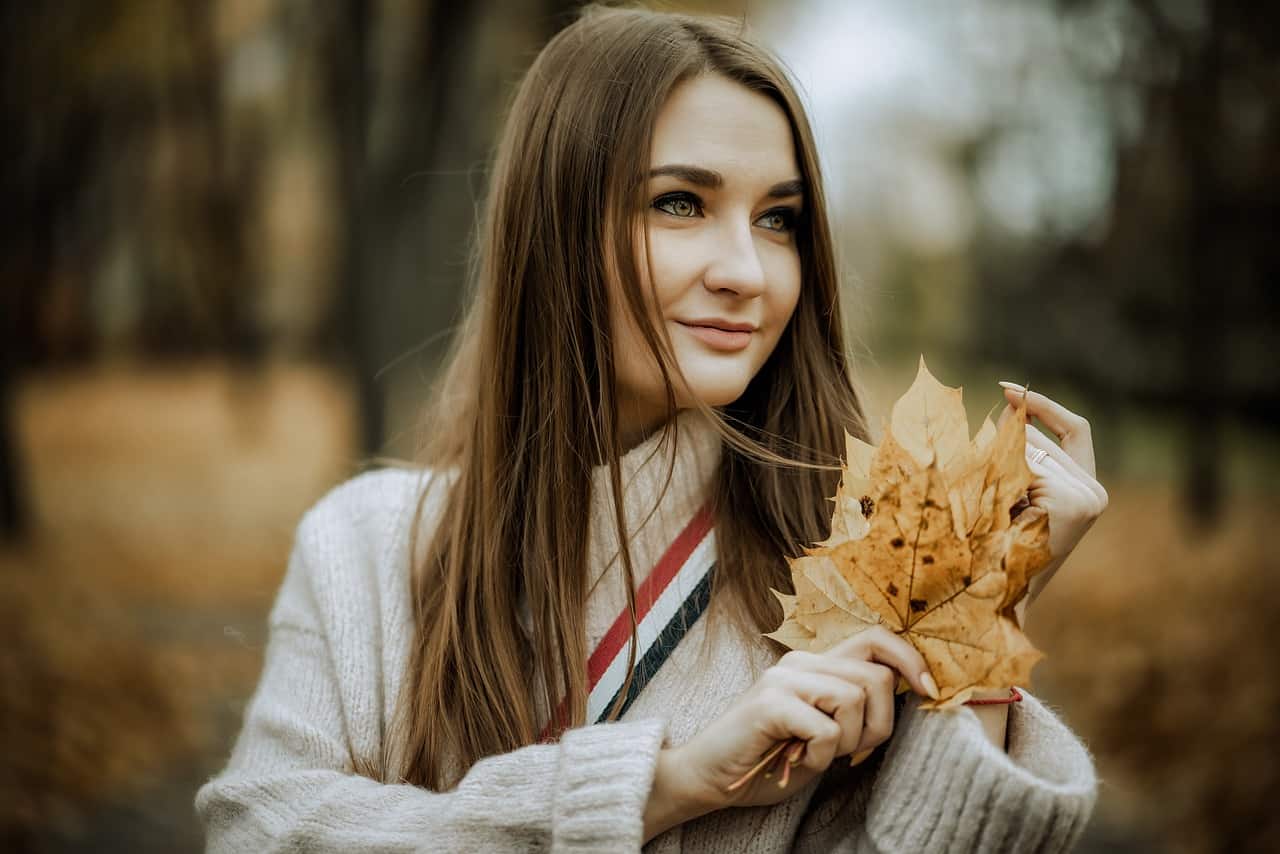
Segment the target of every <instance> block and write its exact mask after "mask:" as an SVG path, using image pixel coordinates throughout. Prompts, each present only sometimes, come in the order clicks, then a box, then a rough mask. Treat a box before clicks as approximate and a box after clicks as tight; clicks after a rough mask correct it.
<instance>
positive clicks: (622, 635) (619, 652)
mask: <svg viewBox="0 0 1280 854" xmlns="http://www.w3.org/2000/svg"><path fill="white" fill-rule="evenodd" d="M715 565H716V537H715V526H714V520H713V516H712V513H711V507H710V504H707V505H704V506H703V507H702V509H701V510H699V511H698V513H697V514H696V515H695V516H694V517H693V519H691V520H690V521H689V523H688V524H687V525H686V526H685V527H684V530H682V531H681V532H680V534H679V535H678V536H677V537H676V539H675V541H674V542H672V543H671V545H670V546H669V547H668V548H667V550H666V552H665V553H663V555H662V558H661V559H660V560H659V561H658V564H657V565H656V566H655V567H654V568H653V570H652V571H651V572H650V573H649V575H648V577H647V578H645V580H644V581H643V582H642V583H641V584H640V587H639V588H638V589H637V590H636V620H637V624H638V625H637V630H636V634H637V640H638V641H639V649H638V650H637V652H636V668H635V674H634V676H633V677H632V679H631V685H630V686H629V687H628V689H627V693H626V697H625V698H624V699H623V700H622V708H621V709H620V710H619V711H618V717H621V716H622V715H623V714H625V713H626V711H627V709H629V708H630V707H631V704H632V703H633V702H635V699H636V697H637V696H639V694H640V692H641V691H642V690H644V687H645V685H647V684H649V682H650V680H652V679H653V677H654V676H655V675H656V674H657V672H658V670H659V668H661V667H662V665H663V664H664V663H665V662H666V660H667V658H668V657H670V655H671V653H672V652H673V651H674V650H675V648H676V646H677V645H678V644H679V643H680V640H681V638H683V637H684V635H685V633H686V632H688V631H689V629H690V628H692V627H693V625H694V624H695V623H696V622H697V621H698V618H699V617H701V616H702V613H703V611H705V610H706V609H707V604H708V603H709V602H710V601H711V577H712V572H713V571H714V569H715ZM630 640H631V620H630V618H629V617H628V615H627V610H626V609H625V608H623V610H622V612H621V613H620V614H618V616H617V618H616V619H614V621H613V624H612V625H611V626H610V627H609V630H608V631H607V632H605V634H604V636H603V637H602V638H601V639H600V642H599V643H598V644H596V648H595V650H594V651H593V652H592V653H591V657H590V658H589V659H587V683H588V690H589V695H588V698H587V721H588V722H589V723H603V722H604V721H605V720H606V719H607V718H608V716H609V710H610V709H611V708H613V705H614V703H615V702H617V701H618V698H619V695H620V694H621V693H622V689H623V685H624V683H625V681H626V676H627V658H628V654H629V650H630ZM567 719H568V708H567V704H566V702H565V701H563V700H562V701H561V703H560V706H559V708H558V709H557V711H556V715H555V717H554V720H555V721H558V722H560V726H559V727H553V726H552V725H550V724H548V726H547V728H546V729H545V730H544V731H543V734H542V741H544V742H545V741H554V740H556V739H557V738H559V735H560V733H561V732H563V724H564V722H565V721H566V720H567Z"/></svg>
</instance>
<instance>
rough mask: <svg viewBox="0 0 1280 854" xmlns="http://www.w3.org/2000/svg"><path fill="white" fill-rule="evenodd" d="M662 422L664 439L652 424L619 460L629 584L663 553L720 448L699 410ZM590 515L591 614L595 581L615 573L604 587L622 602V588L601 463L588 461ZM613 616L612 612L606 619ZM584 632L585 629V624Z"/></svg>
mask: <svg viewBox="0 0 1280 854" xmlns="http://www.w3.org/2000/svg"><path fill="white" fill-rule="evenodd" d="M668 426H669V427H670V432H671V435H670V436H667V437H665V438H664V432H666V431H665V430H664V428H659V429H658V430H657V431H655V432H654V433H653V434H651V435H650V436H648V437H647V438H646V439H645V440H644V441H643V442H641V443H640V444H639V445H636V446H635V447H634V448H632V449H630V450H629V451H627V452H626V453H624V454H623V455H622V457H621V458H620V460H619V466H620V468H621V471H620V475H621V480H622V493H623V507H624V510H625V515H626V525H627V533H628V536H629V539H630V541H631V557H632V562H633V566H634V569H635V583H636V584H637V585H639V584H640V583H641V582H642V581H644V579H645V578H646V577H647V576H648V573H649V570H650V569H652V568H653V566H654V565H655V564H656V563H657V562H658V560H659V559H660V558H661V556H662V554H663V552H665V551H666V549H667V547H668V546H670V544H671V543H672V541H673V540H675V538H676V537H677V536H678V535H679V533H680V532H681V530H683V529H684V527H685V526H686V525H687V524H688V523H689V521H690V520H691V519H692V518H693V517H694V516H695V515H696V514H697V512H698V510H699V509H701V507H702V505H703V504H704V503H705V502H706V500H707V499H708V498H709V497H710V495H711V491H712V489H713V488H714V479H715V473H716V470H717V469H718V467H719V463H720V458H721V453H722V450H721V437H720V434H719V433H718V432H717V431H716V429H715V425H714V424H712V423H711V421H710V420H709V419H708V418H707V417H706V416H704V415H703V414H702V413H701V412H700V411H699V410H697V409H684V410H681V411H680V412H678V413H677V414H676V416H675V419H674V421H673V423H672V424H670V425H668ZM673 461H674V466H673V468H672V471H671V483H670V486H668V487H667V490H666V494H665V495H664V494H663V489H662V488H663V484H664V483H665V482H666V477H667V469H668V467H669V466H672V463H673ZM591 514H592V519H591V532H590V540H589V548H588V561H589V563H588V579H589V589H590V590H591V591H592V592H591V593H590V594H589V599H588V611H589V612H594V611H596V610H597V603H596V602H595V599H596V595H597V593H598V592H600V591H599V590H598V589H597V584H596V582H598V581H600V580H604V579H609V578H612V577H616V578H617V580H618V583H617V584H614V585H608V586H609V587H610V588H612V589H613V590H614V593H615V594H621V596H622V599H621V602H622V604H625V601H626V600H625V587H623V586H622V585H621V580H622V578H623V576H624V573H623V570H622V565H621V560H620V559H619V546H618V533H617V525H616V522H615V517H614V509H613V491H612V487H611V485H610V483H609V466H608V464H607V463H605V464H601V465H598V466H596V467H595V468H594V469H593V471H592V477H591ZM600 586H605V585H600ZM605 598H606V599H609V600H610V601H609V602H605V603H600V604H601V605H602V606H604V607H605V610H606V611H608V610H609V608H610V607H612V606H613V604H615V603H614V602H613V601H612V600H613V599H614V598H615V597H610V596H606V597H605ZM616 614H617V611H616V610H615V611H614V613H612V614H609V615H608V619H610V620H611V619H612V618H613V617H614V616H616ZM601 619H604V618H603V617H602V618H601ZM588 634H593V633H592V632H591V631H590V628H589V629H588Z"/></svg>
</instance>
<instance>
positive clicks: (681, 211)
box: [653, 193, 698, 217]
mask: <svg viewBox="0 0 1280 854" xmlns="http://www.w3.org/2000/svg"><path fill="white" fill-rule="evenodd" d="M653 206H654V207H655V208H657V209H658V210H660V211H666V212H667V213H669V214H671V215H672V216H679V217H691V216H697V214H698V201H697V199H695V198H693V197H692V196H690V195H688V194H685V193H676V194H673V195H669V196H662V197H661V198H659V199H658V200H657V201H655V202H654V203H653Z"/></svg>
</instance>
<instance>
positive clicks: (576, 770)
mask: <svg viewBox="0 0 1280 854" xmlns="http://www.w3.org/2000/svg"><path fill="white" fill-rule="evenodd" d="M304 524H305V522H304ZM330 539H332V537H330ZM298 541H299V544H298V546H297V547H295V551H294V555H293V556H292V557H291V559H290V566H289V571H288V573H287V574H286V575H287V577H286V581H285V584H284V585H283V586H282V589H281V594H280V597H279V599H278V601H277V605H276V607H275V608H274V609H273V612H272V620H271V631H270V638H269V641H268V645H267V651H266V661H265V664H264V668H263V672H262V676H261V679H260V681H259V684H258V686H257V689H256V691H255V693H254V696H253V698H252V699H251V701H250V704H249V707H248V709H247V711H246V714H245V721H244V726H243V729H242V730H241V732H240V734H239V736H238V738H237V740H236V744H235V747H234V749H233V752H232V755H231V759H230V762H229V764H228V765H227V767H226V769H225V770H223V771H222V772H221V773H220V774H218V775H217V776H216V777H215V778H213V779H212V780H210V781H209V782H207V783H206V784H205V785H204V786H202V787H201V788H200V790H199V792H198V793H197V795H196V809H197V811H198V813H199V815H200V817H201V819H202V821H203V822H204V825H205V830H206V835H207V843H208V850H209V851H210V852H224V851H225V852H233V851H234V852H240V851H255V852H271V851H286V850H288V851H293V850H307V851H334V852H337V851H342V852H349V851H360V850H377V851H406V852H408V851H424V850H430V851H437V850H451V851H463V850H466V851H527V850H529V849H531V848H540V849H544V848H549V849H551V850H552V851H570V850H610V851H628V850H630V851H637V850H639V848H640V845H641V844H642V833H643V831H644V821H643V820H644V818H645V810H646V806H647V804H648V802H649V799H650V794H651V788H652V784H653V782H654V772H655V767H656V765H657V760H658V755H659V749H660V747H661V744H662V741H663V738H664V736H665V733H666V724H665V722H664V721H662V720H660V719H647V720H640V721H633V722H619V723H608V724H598V725H594V726H586V727H580V728H577V729H572V730H569V731H567V732H566V733H565V734H564V736H563V737H562V739H561V741H560V742H559V743H558V744H546V745H543V744H539V745H531V746H528V747H524V748H520V749H518V750H515V751H512V752H510V753H505V754H501V755H497V756H490V757H487V758H485V759H483V760H481V761H480V762H477V763H476V764H475V765H474V766H472V767H471V769H470V770H469V771H468V772H467V774H466V775H465V776H464V777H463V778H462V780H461V781H460V783H459V784H458V786H457V787H456V788H455V789H453V790H452V791H449V792H433V791H430V790H428V789H425V788H421V787H418V786H412V785H408V784H384V783H379V782H376V781H374V780H371V779H369V778H366V777H362V776H358V775H356V774H354V773H353V772H352V752H353V751H352V748H351V744H352V742H353V741H354V740H355V739H356V737H357V736H356V734H355V733H353V732H349V731H348V728H349V724H348V722H349V720H351V719H352V718H353V717H354V718H357V719H359V718H360V717H367V718H368V719H369V720H370V721H371V726H372V727H374V728H375V729H376V727H377V726H378V723H377V721H378V720H379V718H380V708H379V703H378V701H377V700H376V699H375V689H373V688H372V687H371V689H370V690H369V691H368V692H359V693H355V694H353V693H352V692H351V691H350V686H346V685H343V683H342V682H341V681H340V680H354V682H355V684H356V685H357V686H359V684H360V681H361V679H362V677H361V676H360V669H361V664H362V663H363V662H362V661H361V660H352V659H353V658H356V659H360V658H361V657H360V656H352V655H350V654H347V655H341V654H333V652H332V650H333V649H334V648H335V644H340V643H350V641H349V639H346V638H339V637H335V636H334V634H333V633H330V632H326V631H325V630H324V628H323V626H324V624H325V621H322V620H321V619H319V613H318V611H319V608H318V607H317V605H316V602H317V601H330V602H334V603H336V602H338V601H340V600H341V598H342V596H341V595H337V596H335V595H333V594H334V592H335V591H333V590H326V593H327V594H328V595H327V596H325V597H317V596H315V591H314V590H313V589H312V587H311V580H312V579H311V573H310V567H309V557H308V544H310V543H313V542H316V540H315V539H314V538H313V537H311V536H308V532H305V531H303V530H302V529H301V528H300V531H299V538H298ZM351 575H352V576H355V575H358V573H351ZM338 593H339V594H341V593H342V591H338ZM333 607H340V605H337V604H335V605H334V606H333ZM338 634H340V633H338ZM337 648H339V649H341V647H340V646H338V647H337ZM370 681H371V686H372V685H373V684H374V677H370ZM340 687H345V688H347V690H346V691H342V690H340ZM362 694H364V696H367V701H368V707H367V708H356V709H353V708H350V707H349V706H350V705H351V703H352V699H351V698H352V697H353V696H354V697H357V698H358V699H357V700H356V701H355V702H359V703H362V704H363V703H364V702H365V700H364V699H363V698H362ZM344 698H345V699H344ZM344 705H346V706H348V708H344Z"/></svg>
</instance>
